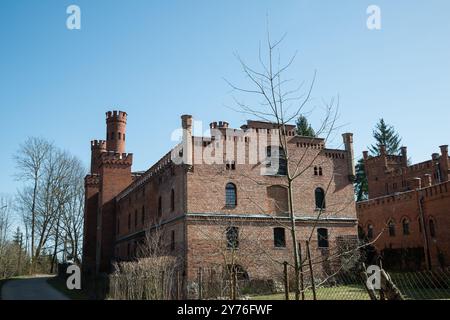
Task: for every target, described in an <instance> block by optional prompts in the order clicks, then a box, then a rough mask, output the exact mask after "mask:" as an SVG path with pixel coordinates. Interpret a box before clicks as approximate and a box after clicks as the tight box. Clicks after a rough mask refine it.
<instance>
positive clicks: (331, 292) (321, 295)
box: [250, 285, 370, 300]
mask: <svg viewBox="0 0 450 320" xmlns="http://www.w3.org/2000/svg"><path fill="white" fill-rule="evenodd" d="M316 294H317V300H369V299H370V298H369V295H368V294H367V291H366V290H365V289H364V287H362V286H350V285H349V286H339V287H329V288H328V287H321V288H317V289H316ZM289 298H290V299H291V300H294V298H295V294H294V293H292V292H291V293H290V294H289ZM250 299H251V300H284V299H285V296H284V293H278V294H271V295H262V296H252V297H250ZM305 299H306V300H312V299H313V294H312V291H311V290H307V291H306V292H305Z"/></svg>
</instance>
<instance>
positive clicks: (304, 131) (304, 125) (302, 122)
mask: <svg viewBox="0 0 450 320" xmlns="http://www.w3.org/2000/svg"><path fill="white" fill-rule="evenodd" d="M297 135H299V136H304V137H315V136H316V133H315V132H314V129H313V128H312V127H311V125H310V124H309V123H308V119H306V117H305V116H303V115H300V116H299V117H298V119H297Z"/></svg>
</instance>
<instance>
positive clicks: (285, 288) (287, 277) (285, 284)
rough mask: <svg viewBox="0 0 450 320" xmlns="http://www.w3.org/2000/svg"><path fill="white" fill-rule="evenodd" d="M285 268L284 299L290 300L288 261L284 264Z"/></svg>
mask: <svg viewBox="0 0 450 320" xmlns="http://www.w3.org/2000/svg"><path fill="white" fill-rule="evenodd" d="M283 266H284V270H283V273H284V298H285V300H289V274H288V263H287V261H285V262H283Z"/></svg>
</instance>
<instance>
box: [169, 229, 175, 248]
mask: <svg viewBox="0 0 450 320" xmlns="http://www.w3.org/2000/svg"><path fill="white" fill-rule="evenodd" d="M170 251H175V231H174V230H172V233H171V235H170Z"/></svg>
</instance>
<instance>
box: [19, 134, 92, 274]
mask: <svg viewBox="0 0 450 320" xmlns="http://www.w3.org/2000/svg"><path fill="white" fill-rule="evenodd" d="M15 158H16V161H17V168H18V169H19V170H18V173H17V177H19V178H20V179H22V180H23V181H25V182H29V183H27V184H25V185H24V187H23V188H22V189H21V190H20V191H19V192H18V197H17V208H18V211H19V212H20V213H21V215H22V220H23V223H24V225H25V230H26V231H28V230H31V240H30V255H31V258H32V268H31V269H32V270H30V272H33V271H34V262H35V261H36V260H38V259H39V258H40V256H41V254H42V252H44V251H45V252H46V253H48V254H49V255H50V256H51V257H52V258H51V260H52V263H51V266H50V272H53V271H54V269H53V266H54V265H55V263H56V262H57V255H58V254H59V253H60V252H61V246H62V245H63V244H64V242H65V241H63V240H65V239H68V240H69V242H70V246H69V247H68V248H70V250H71V254H72V255H73V256H74V259H75V260H76V261H79V250H80V249H79V247H80V242H81V238H82V237H81V232H82V231H81V229H82V212H83V210H84V209H83V192H82V190H83V177H84V172H85V170H84V168H83V166H82V164H81V162H80V161H79V160H78V159H77V158H76V157H74V156H72V155H70V154H69V153H67V152H64V151H61V150H60V149H58V148H56V147H54V146H53V145H52V144H51V143H49V142H47V141H45V140H43V139H36V138H30V139H28V140H27V142H26V143H25V144H24V145H23V146H21V148H20V150H19V152H18V154H17V155H16V157H15ZM66 249H67V247H66Z"/></svg>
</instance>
